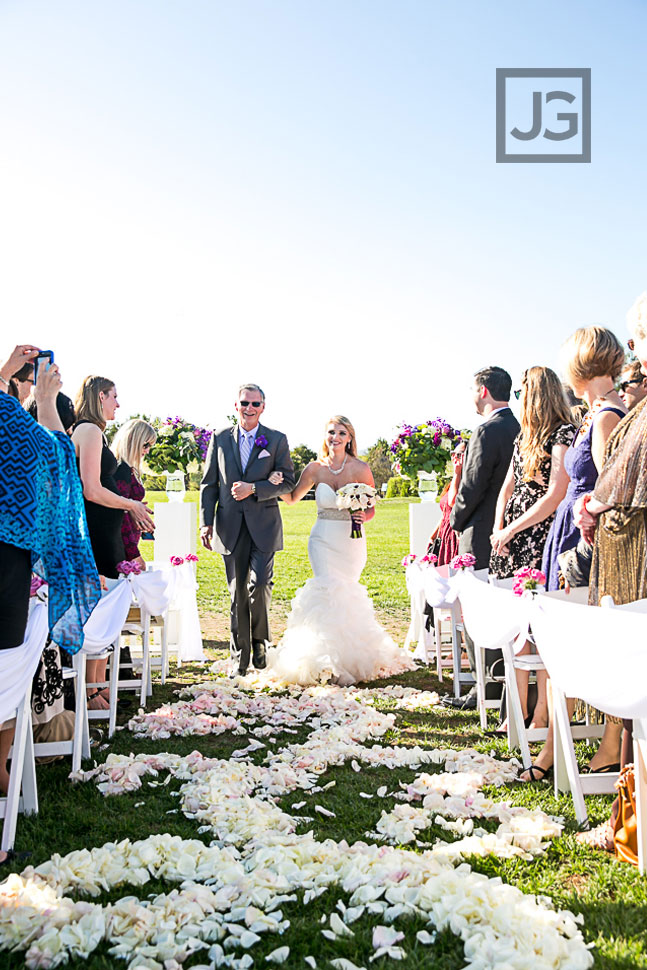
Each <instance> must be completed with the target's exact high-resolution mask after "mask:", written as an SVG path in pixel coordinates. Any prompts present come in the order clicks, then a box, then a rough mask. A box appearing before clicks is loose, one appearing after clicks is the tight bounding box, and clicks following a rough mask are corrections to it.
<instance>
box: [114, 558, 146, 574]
mask: <svg viewBox="0 0 647 970" xmlns="http://www.w3.org/2000/svg"><path fill="white" fill-rule="evenodd" d="M117 572H118V573H119V575H120V576H139V574H140V573H143V572H144V567H143V566H142V564H141V563H139V562H137V561H136V560H135V559H124V560H122V562H118V563H117Z"/></svg>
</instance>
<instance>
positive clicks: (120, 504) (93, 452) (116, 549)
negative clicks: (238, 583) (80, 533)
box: [72, 376, 154, 710]
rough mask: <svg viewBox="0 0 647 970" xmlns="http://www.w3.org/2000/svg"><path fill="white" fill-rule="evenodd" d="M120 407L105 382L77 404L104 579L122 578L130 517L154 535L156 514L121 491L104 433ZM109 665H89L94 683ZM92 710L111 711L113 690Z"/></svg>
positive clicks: (95, 381) (88, 388)
mask: <svg viewBox="0 0 647 970" xmlns="http://www.w3.org/2000/svg"><path fill="white" fill-rule="evenodd" d="M118 407H119V402H118V401H117V389H116V388H115V385H114V384H113V382H112V381H110V380H108V379H107V378H105V377H96V376H92V377H86V379H85V380H84V382H83V384H82V386H81V389H80V391H79V393H78V395H77V398H76V401H75V402H74V410H75V411H76V425H75V426H74V432H73V434H72V444H73V445H74V449H75V452H76V456H77V461H78V465H79V475H80V477H81V484H82V486H83V497H84V499H85V515H86V519H87V522H88V532H89V534H90V542H91V543H92V551H93V553H94V559H95V562H96V565H97V569H98V570H99V573H100V575H101V576H105V577H107V578H108V579H117V576H118V573H117V563H119V562H121V561H122V560H123V559H124V558H125V550H124V543H123V539H122V537H121V527H122V524H123V516H124V512H128V513H129V514H130V515H131V516H132V519H133V521H134V523H135V525H136V526H137V528H138V529H139V530H140V531H145V530H152V529H153V527H154V526H153V520H152V518H151V517H150V515H149V512H150V509H148V508H147V506H145V505H144V504H143V503H142V502H140V501H137V500H135V499H130V498H124V497H123V496H121V495H120V494H119V492H118V490H117V484H116V482H115V471H116V470H117V459H116V458H115V456H114V455H113V453H112V452H111V451H110V448H109V447H108V442H107V441H106V437H105V434H104V431H105V428H106V424H107V423H108V421H113V420H114V417H115V414H116V412H117V408H118ZM106 663H107V661H105V660H88V661H87V676H88V682H90V683H94V682H101V681H103V680H105V672H106ZM89 697H90V706H91V707H93V708H95V709H99V710H105V709H107V707H108V698H109V695H108V692H107V690H102V691H94V692H92V691H91V690H90V689H89Z"/></svg>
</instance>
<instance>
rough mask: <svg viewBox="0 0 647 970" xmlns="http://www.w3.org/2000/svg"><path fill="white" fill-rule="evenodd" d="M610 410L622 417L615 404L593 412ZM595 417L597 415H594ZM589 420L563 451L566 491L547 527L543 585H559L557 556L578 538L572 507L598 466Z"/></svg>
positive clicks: (592, 483)
mask: <svg viewBox="0 0 647 970" xmlns="http://www.w3.org/2000/svg"><path fill="white" fill-rule="evenodd" d="M603 411H613V413H614V414H617V415H618V416H619V417H620V418H624V416H625V415H624V411H621V410H620V409H619V408H611V407H609V408H601V409H600V410H599V411H598V412H597V413H598V414H602V412H603ZM596 417H597V415H596ZM594 421H595V418H594V419H593V421H591V423H590V425H589V427H588V428H587V429H586V431H585V433H584V435H582V436H580V435H579V434H577V435H575V437H574V438H573V443H572V444H571V446H570V448H569V449H568V451H567V452H566V456H565V458H564V468H565V469H566V471H567V472H568V475H569V477H570V479H571V480H570V482H569V483H568V489H567V491H566V495H565V496H564V498H563V499H562V501H561V502H560V503H559V505H558V506H557V511H556V512H555V518H554V519H553V524H552V525H551V527H550V532H549V533H548V538H547V539H546V546H545V548H544V558H543V561H542V565H541V569H542V572H543V573H545V574H546V589H548V590H551V589H559V563H558V562H557V557H558V556H559V555H560V554H561V553H562V552H566V551H567V550H568V549H574V548H575V546H576V545H577V544H578V542H579V541H580V530H579V529H578V528H577V526H576V525H575V523H574V522H573V507H574V505H575V503H576V502H577V500H578V498H579V497H580V495H585V494H586V493H587V492H592V491H593V488H594V486H595V483H596V481H597V477H598V470H597V468H596V467H595V462H594V461H593V455H592V454H591V436H592V434H593V424H594Z"/></svg>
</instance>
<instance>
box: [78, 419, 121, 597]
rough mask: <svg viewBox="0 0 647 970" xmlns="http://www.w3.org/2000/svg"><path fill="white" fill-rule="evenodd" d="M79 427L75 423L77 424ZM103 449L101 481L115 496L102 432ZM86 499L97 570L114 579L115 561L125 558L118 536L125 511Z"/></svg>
mask: <svg viewBox="0 0 647 970" xmlns="http://www.w3.org/2000/svg"><path fill="white" fill-rule="evenodd" d="M91 423H92V422H90V421H79V422H78V424H91ZM77 427H78V425H77ZM102 439H103V448H102V450H101V484H102V485H103V487H104V488H107V489H108V491H110V492H114V493H115V495H118V494H119V492H118V491H117V485H116V483H115V471H116V470H117V459H116V458H115V456H114V455H113V453H112V452H111V451H110V448H109V447H108V442H107V441H106V438H105V435H102ZM84 501H85V517H86V519H87V520H88V531H89V533H90V542H91V543H92V552H93V553H94V561H95V562H96V564H97V569H98V571H99V573H100V574H101V575H102V576H107V577H108V579H116V578H117V575H118V574H117V563H118V562H123V560H124V559H125V558H126V554H125V552H124V543H123V539H122V538H121V525H122V522H123V517H124V513H123V510H122V509H110V508H108V507H107V506H106V505H98V504H97V503H96V502H88V500H87V499H85V500H84Z"/></svg>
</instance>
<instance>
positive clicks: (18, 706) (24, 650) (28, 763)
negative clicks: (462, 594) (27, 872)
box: [0, 602, 48, 852]
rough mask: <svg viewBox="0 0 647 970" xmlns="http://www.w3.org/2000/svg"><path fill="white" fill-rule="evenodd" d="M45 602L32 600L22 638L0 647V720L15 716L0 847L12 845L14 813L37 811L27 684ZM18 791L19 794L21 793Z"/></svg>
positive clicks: (43, 627) (42, 636) (0, 811)
mask: <svg viewBox="0 0 647 970" xmlns="http://www.w3.org/2000/svg"><path fill="white" fill-rule="evenodd" d="M47 627H48V624H47V606H46V605H45V603H40V602H38V603H32V604H31V606H30V613H29V619H28V621H27V630H26V633H25V641H24V643H23V644H22V645H21V646H20V647H14V648H12V649H9V650H2V651H0V685H1V686H0V723H4V722H5V721H8V720H9V719H10V718H13V717H15V719H16V727H15V733H14V741H13V747H12V749H11V752H10V757H11V772H10V774H9V790H8V792H7V796H6V798H0V817H1V818H3V819H4V821H3V825H2V844H1V845H2V850H3V851H4V852H8V851H9V849H12V848H13V845H14V841H15V838H16V826H17V823H18V813H19V812H24V813H25V814H27V815H29V814H32V813H34V812H37V811H38V789H37V786H36V762H35V760H34V743H33V735H32V727H31V685H32V678H33V676H34V673H35V672H36V668H37V667H38V662H39V660H40V656H41V654H42V652H43V648H44V647H45V643H46V642H47ZM21 792H22V794H21Z"/></svg>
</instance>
